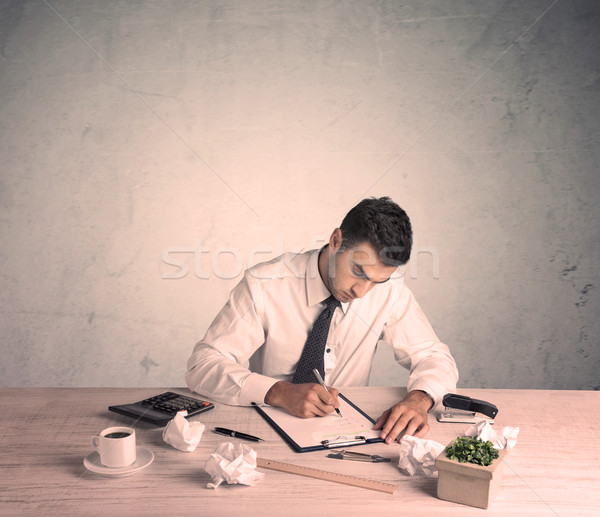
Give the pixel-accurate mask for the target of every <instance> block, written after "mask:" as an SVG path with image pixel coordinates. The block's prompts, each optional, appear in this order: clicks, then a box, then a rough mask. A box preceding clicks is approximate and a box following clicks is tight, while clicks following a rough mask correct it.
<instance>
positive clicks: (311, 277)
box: [305, 248, 349, 314]
mask: <svg viewBox="0 0 600 517" xmlns="http://www.w3.org/2000/svg"><path fill="white" fill-rule="evenodd" d="M322 249H323V248H321V249H318V250H314V251H313V252H312V253H311V255H310V257H309V258H308V262H307V263H306V276H305V280H306V303H307V304H308V306H309V307H312V306H313V305H316V304H318V303H321V302H322V301H323V300H326V299H327V298H329V297H330V296H331V293H330V292H329V289H327V286H326V285H325V283H324V282H323V279H322V278H321V274H320V273H319V254H320V252H321V250H322ZM340 303H341V304H342V311H343V312H344V314H345V313H346V311H347V310H348V305H349V304H348V303H343V302H340Z"/></svg>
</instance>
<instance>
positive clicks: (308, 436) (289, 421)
mask: <svg viewBox="0 0 600 517" xmlns="http://www.w3.org/2000/svg"><path fill="white" fill-rule="evenodd" d="M339 398H340V399H341V405H340V411H341V413H342V415H343V417H342V420H341V421H340V420H339V418H340V417H339V416H338V415H337V414H336V413H331V414H329V415H327V416H324V417H315V418H298V417H294V416H292V415H290V414H289V413H288V412H287V411H285V410H284V409H281V408H275V407H272V406H264V407H261V406H258V405H256V404H254V407H255V408H256V410H257V411H258V412H259V413H260V415H261V416H262V417H263V418H264V419H265V420H266V421H267V422H268V423H269V424H270V425H271V427H272V428H273V429H275V431H277V433H278V434H279V435H280V436H281V437H282V438H283V439H284V440H285V441H286V442H287V444H288V445H289V446H290V447H291V448H292V449H294V451H296V452H312V451H321V450H326V449H334V448H337V447H354V446H357V445H365V444H367V443H381V442H383V440H382V439H381V437H380V436H379V434H380V431H374V430H373V429H372V427H373V424H374V423H375V420H373V419H372V418H371V417H370V416H369V415H367V414H366V413H365V412H364V411H363V410H362V409H360V408H359V407H358V406H357V405H356V404H354V403H353V402H351V401H350V400H348V399H347V398H346V397H345V396H344V395H342V394H339ZM342 427H343V429H342ZM338 431H343V432H338ZM321 438H322V439H321ZM315 442H316V443H315Z"/></svg>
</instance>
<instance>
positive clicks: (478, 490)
mask: <svg viewBox="0 0 600 517" xmlns="http://www.w3.org/2000/svg"><path fill="white" fill-rule="evenodd" d="M498 454H499V457H498V458H496V459H495V460H494V461H493V462H492V464H491V465H489V466H487V467H484V466H482V465H477V464H475V463H459V462H458V461H457V460H451V459H449V458H448V456H447V455H446V451H443V452H442V453H441V454H440V455H439V456H438V457H437V458H436V460H435V466H436V467H437V469H438V485H437V496H438V497H439V498H440V499H444V500H446V501H452V502H454V503H461V504H466V505H468V506H476V507H477V508H487V507H488V506H489V504H490V503H491V502H492V501H493V500H494V498H495V497H496V495H497V494H498V492H499V491H500V486H501V484H502V473H503V470H504V458H505V456H506V455H507V454H508V451H507V450H500V451H498Z"/></svg>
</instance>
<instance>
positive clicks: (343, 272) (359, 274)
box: [326, 235, 397, 303]
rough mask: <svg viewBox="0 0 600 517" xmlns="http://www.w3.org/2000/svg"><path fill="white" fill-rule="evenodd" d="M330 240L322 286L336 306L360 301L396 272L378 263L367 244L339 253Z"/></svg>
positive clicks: (336, 242) (337, 244)
mask: <svg viewBox="0 0 600 517" xmlns="http://www.w3.org/2000/svg"><path fill="white" fill-rule="evenodd" d="M333 237H334V236H333V235H332V239H331V240H330V256H329V264H328V266H329V267H328V270H327V279H326V283H327V287H328V288H329V290H330V291H331V294H333V296H335V298H337V299H338V300H339V301H340V302H344V303H347V302H350V301H352V300H354V298H362V297H363V296H364V295H365V294H367V293H368V292H369V291H370V290H371V289H373V287H375V286H376V285H377V284H382V283H384V282H387V281H388V280H389V279H390V277H391V276H392V274H393V273H394V272H395V271H396V269H397V268H396V267H395V266H388V265H386V264H383V263H382V262H381V260H379V257H378V256H377V253H376V252H375V250H374V249H373V247H372V246H371V245H370V244H369V243H366V242H365V243H361V244H358V245H356V246H354V247H352V248H349V249H345V250H342V249H341V242H338V241H337V240H336V239H334V238H333ZM340 241H341V239H340ZM332 242H333V244H334V245H333V246H332Z"/></svg>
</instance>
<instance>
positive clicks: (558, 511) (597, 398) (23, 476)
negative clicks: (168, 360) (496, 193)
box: [0, 387, 600, 516]
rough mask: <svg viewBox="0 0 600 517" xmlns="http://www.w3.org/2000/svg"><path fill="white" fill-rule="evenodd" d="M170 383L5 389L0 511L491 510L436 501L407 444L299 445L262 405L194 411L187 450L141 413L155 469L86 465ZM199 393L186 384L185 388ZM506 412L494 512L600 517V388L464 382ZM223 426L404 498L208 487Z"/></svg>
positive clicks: (374, 390)
mask: <svg viewBox="0 0 600 517" xmlns="http://www.w3.org/2000/svg"><path fill="white" fill-rule="evenodd" d="M162 391H166V389H164V388H155V389H151V388H143V389H131V388H127V389H119V388H76V389H72V388H52V389H46V388H27V389H12V388H4V389H0V397H1V407H2V421H1V423H0V443H1V451H0V470H1V473H2V474H1V477H2V481H1V486H0V514H1V515H3V516H12V515H19V516H23V515H39V516H42V515H43V516H50V515H60V516H69V515H77V516H81V515H94V516H95V515H111V516H119V515H161V516H164V515H205V516H220V515H260V516H262V515H264V516H281V515H286V516H293V515H306V516H308V515H310V516H313V515H314V516H317V515H328V516H338V515H344V516H353V515H361V516H366V515H378V516H382V515H394V514H397V515H403V516H407V515H419V516H422V515H425V516H426V515H432V516H438V515H459V514H460V515H461V516H462V515H482V511H483V510H479V509H476V508H470V507H466V506H462V505H458V504H454V503H450V502H447V501H442V500H439V499H437V497H436V495H435V493H436V483H437V479H436V478H435V477H434V478H411V477H408V476H406V475H404V474H403V473H401V472H400V471H399V470H398V468H397V458H398V445H397V444H396V445H391V446H387V445H384V444H373V445H369V446H365V447H363V448H361V450H362V451H364V452H370V453H373V454H380V455H387V456H391V457H393V458H394V461H393V462H392V463H373V464H371V463H360V462H352V461H340V460H332V459H329V458H327V457H326V454H327V453H326V452H322V451H318V452H313V453H304V454H297V453H295V452H294V451H292V450H291V449H290V448H289V447H288V446H287V445H286V444H285V443H284V442H283V441H282V440H281V439H280V438H279V436H278V435H277V434H276V433H275V431H273V429H271V428H270V427H269V425H268V424H267V423H266V422H265V421H264V420H263V419H262V418H261V417H260V416H259V415H258V413H257V412H256V411H255V410H254V409H253V408H246V407H242V408H240V407H230V406H224V405H221V404H217V405H216V408H215V409H214V410H212V411H210V412H208V413H204V414H202V415H199V416H198V417H195V420H199V421H201V422H203V423H205V424H206V426H207V429H206V431H205V433H204V436H203V438H202V441H201V442H200V445H199V447H198V448H197V449H196V451H194V452H192V453H185V452H180V451H177V450H175V449H173V448H172V447H171V446H169V445H167V444H166V443H164V442H163V440H162V429H161V428H156V427H154V426H152V425H149V424H145V423H143V422H138V423H136V424H135V428H136V431H137V435H138V445H141V446H145V447H147V448H149V449H150V450H152V452H153V453H154V455H155V460H154V463H153V464H152V465H150V466H149V467H148V468H146V469H144V470H142V471H140V472H138V473H136V474H134V475H132V476H130V477H125V478H119V479H112V478H105V477H102V476H99V475H97V474H93V473H91V472H89V471H87V470H86V469H85V468H84V466H83V458H84V457H85V456H86V455H87V454H88V453H90V452H91V445H90V440H91V436H92V435H94V434H96V433H97V432H98V431H99V430H100V429H103V428H104V427H108V426H111V425H131V424H132V422H133V421H132V420H131V419H128V418H127V417H124V416H120V415H117V414H113V413H110V412H108V411H107V407H108V406H109V405H111V404H119V403H128V402H134V401H136V400H141V399H143V398H146V397H149V396H152V395H154V394H157V393H160V392H162ZM175 391H179V392H180V393H184V394H189V392H188V391H187V390H186V389H180V390H175ZM343 392H344V394H345V395H347V396H348V397H349V398H350V399H351V400H353V401H354V402H356V403H357V404H358V405H359V406H361V407H362V408H363V409H365V410H366V411H367V412H368V413H369V414H370V415H371V416H373V417H377V416H379V414H380V413H381V412H383V411H384V410H385V409H387V408H388V407H389V406H390V405H391V404H393V403H394V402H395V401H397V400H399V399H400V398H401V397H402V396H403V394H404V393H405V390H403V389H401V388H382V387H371V388H346V389H344V390H343ZM461 393H463V394H466V395H469V396H471V397H475V398H480V399H484V400H489V401H491V402H493V403H495V404H496V405H497V406H498V408H499V409H500V413H499V415H498V418H497V420H496V424H497V427H503V426H505V425H511V426H518V427H520V434H519V441H518V443H517V446H516V448H515V449H514V450H513V451H511V453H510V455H509V456H508V458H507V460H506V471H505V474H504V479H503V486H502V490H501V492H500V494H499V495H498V497H497V498H496V500H495V501H494V503H493V504H492V506H491V507H490V508H489V509H488V510H485V512H486V515H502V516H505V515H528V516H588V515H589V516H592V515H593V516H597V515H600V490H599V488H600V447H599V446H598V443H600V426H599V424H600V422H599V420H600V416H599V415H600V393H599V392H591V391H589V392H580V391H545V390H461ZM430 424H431V431H430V432H429V434H428V436H427V438H429V439H432V440H435V441H438V442H440V443H444V444H445V443H447V442H449V441H450V440H452V439H453V438H454V437H456V436H458V435H461V434H462V433H463V432H464V430H465V429H466V428H467V427H468V425H466V424H448V423H444V424H440V423H439V422H437V421H436V420H435V416H434V415H433V414H432V415H430ZM216 425H220V426H223V427H230V428H234V429H239V430H243V431H245V432H248V433H250V434H253V435H257V436H260V437H262V438H264V439H265V441H264V442H261V443H258V444H254V443H251V442H244V443H247V444H249V445H250V446H251V447H253V448H254V449H255V450H256V451H257V453H258V454H259V456H260V455H263V456H264V457H267V458H269V459H273V460H277V461H282V462H288V463H295V464H298V465H305V466H308V467H315V468H319V469H323V470H329V471H332V472H339V473H344V474H351V475H354V476H360V477H365V478H368V479H373V480H379V481H385V482H388V483H396V484H398V487H399V488H398V491H397V493H396V494H395V495H389V494H382V493H378V492H373V491H369V490H365V489H361V488H355V487H351V486H344V485H338V484H333V483H326V482H322V481H319V480H316V479H310V478H300V477H298V476H293V475H289V474H286V473H282V472H275V471H265V473H266V476H265V478H264V479H263V481H262V482H261V483H260V484H259V485H257V486H256V487H244V486H228V485H225V486H223V485H221V486H220V487H219V488H217V489H216V490H214V489H209V488H206V484H207V482H208V481H209V480H210V478H209V476H208V475H207V474H206V472H205V471H204V464H205V462H206V460H207V459H208V456H209V455H210V453H211V452H213V451H214V449H215V448H216V446H217V445H218V444H219V443H221V442H223V441H226V438H225V437H223V436H220V435H217V434H214V433H212V432H211V431H210V429H212V427H213V426H216Z"/></svg>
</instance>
